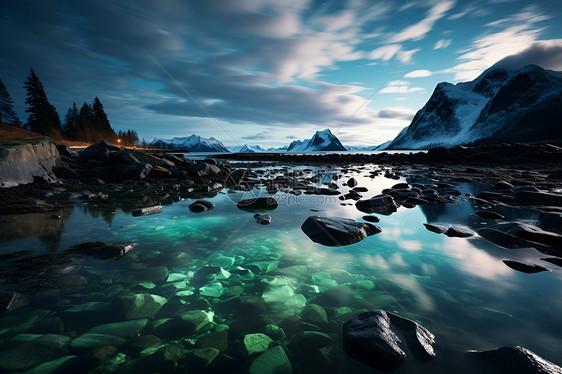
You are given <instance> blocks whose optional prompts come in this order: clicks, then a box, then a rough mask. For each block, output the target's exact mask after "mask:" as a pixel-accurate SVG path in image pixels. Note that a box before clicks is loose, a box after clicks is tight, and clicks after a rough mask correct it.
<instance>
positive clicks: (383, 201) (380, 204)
mask: <svg viewBox="0 0 562 374" xmlns="http://www.w3.org/2000/svg"><path fill="white" fill-rule="evenodd" d="M355 207H356V208H357V209H359V210H360V211H362V212H364V213H378V214H385V215H390V214H392V213H394V212H396V210H397V207H396V203H395V202H394V199H393V198H392V196H390V195H386V194H380V195H376V196H374V197H372V198H370V199H368V200H359V201H358V202H357V203H355Z"/></svg>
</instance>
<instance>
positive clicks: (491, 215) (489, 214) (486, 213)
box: [474, 210, 505, 219]
mask: <svg viewBox="0 0 562 374" xmlns="http://www.w3.org/2000/svg"><path fill="white" fill-rule="evenodd" d="M474 213H475V214H476V215H477V216H479V217H482V218H488V219H504V218H505V217H504V215H503V214H500V213H498V212H494V211H492V210H477V211H476V212H474Z"/></svg>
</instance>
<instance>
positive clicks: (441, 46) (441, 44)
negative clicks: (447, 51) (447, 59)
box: [433, 39, 451, 49]
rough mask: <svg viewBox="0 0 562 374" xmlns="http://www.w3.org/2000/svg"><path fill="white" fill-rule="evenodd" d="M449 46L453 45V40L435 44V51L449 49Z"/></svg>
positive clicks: (440, 41) (442, 40)
mask: <svg viewBox="0 0 562 374" xmlns="http://www.w3.org/2000/svg"><path fill="white" fill-rule="evenodd" d="M449 45H451V39H441V40H438V41H437V43H435V46H434V47H433V49H441V48H447V47H448V46H449Z"/></svg>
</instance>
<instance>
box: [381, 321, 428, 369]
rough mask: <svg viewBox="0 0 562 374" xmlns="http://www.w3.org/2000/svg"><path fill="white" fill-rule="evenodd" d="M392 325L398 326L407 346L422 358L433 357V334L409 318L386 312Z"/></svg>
mask: <svg viewBox="0 0 562 374" xmlns="http://www.w3.org/2000/svg"><path fill="white" fill-rule="evenodd" d="M387 314H388V316H389V317H390V322H391V323H392V325H394V326H396V327H398V328H399V329H400V330H401V331H402V332H403V333H404V334H405V335H406V340H407V342H408V346H409V347H410V349H411V350H412V351H413V352H414V354H415V355H417V356H418V357H419V358H420V359H422V360H431V359H432V358H433V357H435V350H434V349H433V344H435V335H433V334H432V333H431V332H430V331H429V330H428V329H426V328H425V327H423V326H422V325H420V324H419V323H417V322H415V321H412V320H411V319H408V318H405V317H402V316H399V315H398V314H395V313H390V312H387Z"/></svg>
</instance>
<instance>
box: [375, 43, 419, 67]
mask: <svg viewBox="0 0 562 374" xmlns="http://www.w3.org/2000/svg"><path fill="white" fill-rule="evenodd" d="M418 51H419V48H416V49H410V50H403V49H402V45H401V44H389V45H385V46H382V47H379V48H376V49H374V50H372V51H371V52H370V53H369V55H368V56H369V58H370V59H372V60H382V61H388V60H390V59H391V58H393V57H394V58H396V59H397V60H398V61H400V62H402V63H404V64H405V63H407V62H408V61H410V60H411V59H412V57H413V55H414V54H415V53H416V52H418Z"/></svg>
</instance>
